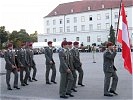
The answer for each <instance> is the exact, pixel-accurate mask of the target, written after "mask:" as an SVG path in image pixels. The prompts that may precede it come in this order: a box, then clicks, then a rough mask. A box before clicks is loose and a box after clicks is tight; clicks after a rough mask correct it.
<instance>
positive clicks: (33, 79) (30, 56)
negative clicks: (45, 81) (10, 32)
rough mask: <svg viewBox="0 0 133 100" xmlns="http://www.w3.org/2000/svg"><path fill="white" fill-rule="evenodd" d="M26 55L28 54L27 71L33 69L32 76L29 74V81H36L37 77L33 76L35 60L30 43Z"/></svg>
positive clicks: (34, 73)
mask: <svg viewBox="0 0 133 100" xmlns="http://www.w3.org/2000/svg"><path fill="white" fill-rule="evenodd" d="M27 56H28V57H27V58H28V64H29V72H31V68H32V69H33V75H32V78H31V77H30V75H29V81H30V82H33V81H37V79H36V78H35V77H36V72H37V69H36V64H35V61H34V59H33V57H34V52H33V50H32V43H29V44H28V49H27Z"/></svg>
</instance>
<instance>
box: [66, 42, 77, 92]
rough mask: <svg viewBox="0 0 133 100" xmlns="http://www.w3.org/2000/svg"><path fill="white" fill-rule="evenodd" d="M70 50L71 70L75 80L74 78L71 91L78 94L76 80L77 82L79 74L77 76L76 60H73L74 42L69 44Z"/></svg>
mask: <svg viewBox="0 0 133 100" xmlns="http://www.w3.org/2000/svg"><path fill="white" fill-rule="evenodd" d="M68 50H69V64H70V70H71V72H72V75H73V78H74V81H73V85H72V88H71V90H73V91H74V92H77V90H76V89H75V87H76V80H77V74H76V70H75V68H74V58H73V52H72V42H70V41H69V42H68Z"/></svg>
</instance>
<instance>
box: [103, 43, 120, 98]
mask: <svg viewBox="0 0 133 100" xmlns="http://www.w3.org/2000/svg"><path fill="white" fill-rule="evenodd" d="M109 45H110V44H109ZM115 56H116V51H111V50H109V49H107V50H105V52H104V54H103V71H104V74H105V79H104V95H105V96H110V94H109V93H110V91H113V92H115V90H116V87H117V82H118V76H117V74H116V68H115V66H114V58H115ZM111 77H112V78H113V80H112V85H111V88H110V91H109V87H110V80H111Z"/></svg>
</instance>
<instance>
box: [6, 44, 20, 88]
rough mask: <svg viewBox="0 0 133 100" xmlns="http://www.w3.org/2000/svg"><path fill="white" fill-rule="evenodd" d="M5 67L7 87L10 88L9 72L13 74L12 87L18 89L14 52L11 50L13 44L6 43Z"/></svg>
mask: <svg viewBox="0 0 133 100" xmlns="http://www.w3.org/2000/svg"><path fill="white" fill-rule="evenodd" d="M5 61H6V65H5V69H6V83H7V89H8V90H12V88H11V85H10V75H11V72H13V74H14V88H16V89H20V88H19V87H18V72H17V66H16V63H15V53H14V52H13V44H12V43H9V44H8V50H7V51H6V52H5Z"/></svg>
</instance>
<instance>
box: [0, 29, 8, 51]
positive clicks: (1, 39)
mask: <svg viewBox="0 0 133 100" xmlns="http://www.w3.org/2000/svg"><path fill="white" fill-rule="evenodd" d="M7 41H8V33H7V32H6V31H5V26H1V27H0V49H2V45H3V43H5V42H7Z"/></svg>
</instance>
